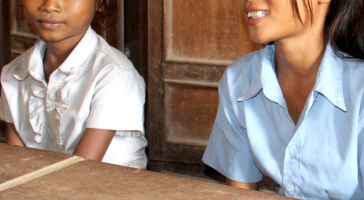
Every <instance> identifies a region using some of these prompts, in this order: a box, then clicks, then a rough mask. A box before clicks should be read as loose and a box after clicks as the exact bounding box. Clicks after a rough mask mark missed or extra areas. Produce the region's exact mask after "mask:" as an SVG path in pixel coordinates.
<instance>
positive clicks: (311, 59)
mask: <svg viewBox="0 0 364 200" xmlns="http://www.w3.org/2000/svg"><path fill="white" fill-rule="evenodd" d="M322 33H323V30H322V32H321V33H320V32H319V33H316V34H315V33H310V34H306V35H305V36H304V37H303V38H298V39H297V38H295V39H293V40H291V41H277V42H275V61H276V71H277V75H278V76H280V75H284V76H294V77H296V78H299V77H302V78H304V77H307V76H310V75H313V76H316V73H317V71H318V68H319V66H320V63H321V60H322V58H323V56H324V53H325V49H326V45H327V42H326V41H325V40H324V38H323V37H322Z"/></svg>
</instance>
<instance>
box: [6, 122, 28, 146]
mask: <svg viewBox="0 0 364 200" xmlns="http://www.w3.org/2000/svg"><path fill="white" fill-rule="evenodd" d="M5 137H6V143H7V144H12V145H17V146H25V145H24V143H23V141H22V140H21V139H20V137H19V134H18V132H17V131H16V129H15V126H14V124H10V123H7V124H6V131H5Z"/></svg>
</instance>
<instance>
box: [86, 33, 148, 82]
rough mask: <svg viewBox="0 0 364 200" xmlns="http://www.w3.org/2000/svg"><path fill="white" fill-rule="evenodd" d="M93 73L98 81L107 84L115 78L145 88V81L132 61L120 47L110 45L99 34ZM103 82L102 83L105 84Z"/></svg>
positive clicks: (117, 80)
mask: <svg viewBox="0 0 364 200" xmlns="http://www.w3.org/2000/svg"><path fill="white" fill-rule="evenodd" d="M92 65H93V70H92V71H93V73H96V74H95V76H96V79H97V80H98V83H103V84H107V82H109V81H111V80H114V81H116V82H120V83H125V82H126V81H127V82H128V83H130V82H135V83H137V84H138V85H139V86H140V87H142V88H144V87H145V83H144V80H143V78H142V77H141V76H140V75H139V73H138V71H137V70H136V69H135V68H134V66H133V64H132V62H131V61H130V60H129V59H128V58H127V57H126V56H125V55H124V54H123V53H122V52H121V51H119V50H118V49H116V48H114V47H112V46H110V45H109V44H108V43H107V42H106V41H105V40H104V39H103V38H102V37H101V36H99V35H98V44H97V47H96V51H95V58H94V60H93V64H92ZM103 84H101V85H103Z"/></svg>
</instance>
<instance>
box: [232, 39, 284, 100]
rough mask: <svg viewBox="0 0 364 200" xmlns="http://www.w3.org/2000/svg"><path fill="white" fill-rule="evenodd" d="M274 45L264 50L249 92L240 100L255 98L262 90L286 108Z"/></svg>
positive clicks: (270, 98) (269, 97)
mask: <svg viewBox="0 0 364 200" xmlns="http://www.w3.org/2000/svg"><path fill="white" fill-rule="evenodd" d="M274 52H275V48H274V45H268V46H266V47H265V49H264V50H263V54H262V59H261V61H260V62H259V65H258V66H256V67H257V73H256V74H255V76H254V78H253V81H252V83H251V85H250V86H249V89H248V91H247V92H246V93H245V94H244V95H243V96H242V97H241V98H239V99H238V101H245V100H247V99H250V98H253V97H255V96H256V95H257V94H258V93H259V92H260V91H261V90H262V89H263V93H264V95H265V96H266V97H267V98H268V99H269V100H271V101H273V102H276V103H278V104H280V105H281V106H282V107H286V102H285V100H284V98H283V94H282V91H281V89H280V86H279V83H278V80H277V76H276V73H275V67H274Z"/></svg>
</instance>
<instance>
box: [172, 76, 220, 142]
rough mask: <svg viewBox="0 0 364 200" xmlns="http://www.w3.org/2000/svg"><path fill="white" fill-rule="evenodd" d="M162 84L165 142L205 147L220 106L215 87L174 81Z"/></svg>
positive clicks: (207, 84)
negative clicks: (163, 87)
mask: <svg viewBox="0 0 364 200" xmlns="http://www.w3.org/2000/svg"><path fill="white" fill-rule="evenodd" d="M165 83H166V84H165V95H166V97H165V101H166V103H165V105H166V128H167V129H166V136H167V138H166V142H168V143H174V144H180V145H192V146H206V145H207V142H208V139H209V137H210V133H211V130H212V126H213V124H214V121H215V120H214V119H215V115H216V108H217V105H218V103H219V97H218V93H217V84H215V83H201V82H191V81H189V82H187V81H176V80H165ZM196 108H198V109H196Z"/></svg>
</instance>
